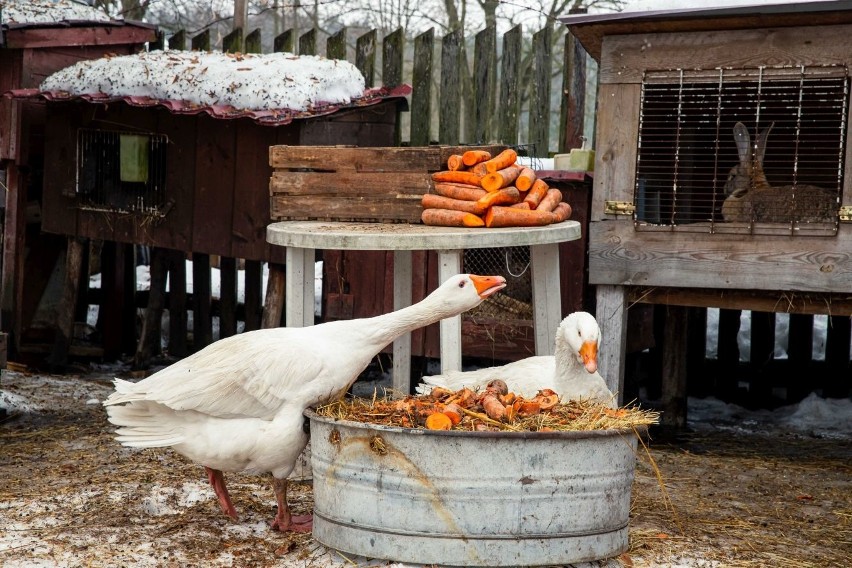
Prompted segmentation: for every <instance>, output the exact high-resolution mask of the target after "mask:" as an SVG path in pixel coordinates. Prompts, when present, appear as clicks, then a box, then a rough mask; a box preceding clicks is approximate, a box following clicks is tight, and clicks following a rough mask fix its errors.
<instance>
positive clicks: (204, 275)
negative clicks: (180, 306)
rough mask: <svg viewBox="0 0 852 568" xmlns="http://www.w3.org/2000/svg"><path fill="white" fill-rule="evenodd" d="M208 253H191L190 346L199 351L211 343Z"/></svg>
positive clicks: (211, 324)
mask: <svg viewBox="0 0 852 568" xmlns="http://www.w3.org/2000/svg"><path fill="white" fill-rule="evenodd" d="M210 292H211V290H210V255H209V254H204V253H197V252H196V253H193V254H192V348H193V350H194V351H199V350H200V349H203V348H205V347H207V346H208V345H210V344H211V343H213V322H212V318H211V314H210Z"/></svg>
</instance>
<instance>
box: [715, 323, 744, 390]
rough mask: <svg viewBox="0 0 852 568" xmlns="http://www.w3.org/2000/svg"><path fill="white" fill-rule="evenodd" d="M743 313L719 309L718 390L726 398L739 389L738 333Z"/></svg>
mask: <svg viewBox="0 0 852 568" xmlns="http://www.w3.org/2000/svg"><path fill="white" fill-rule="evenodd" d="M741 315H742V312H741V311H740V310H728V309H720V310H719V334H718V337H719V342H718V347H717V349H716V359H717V361H718V362H719V365H718V370H717V379H716V384H717V387H716V390H717V392H719V393H720V395H721V396H722V398H724V399H726V400H730V399H731V398H732V397H734V396H736V395H737V391H738V390H739V374H740V373H739V367H740V347H739V343H738V342H737V334H738V333H739V330H740V316H741Z"/></svg>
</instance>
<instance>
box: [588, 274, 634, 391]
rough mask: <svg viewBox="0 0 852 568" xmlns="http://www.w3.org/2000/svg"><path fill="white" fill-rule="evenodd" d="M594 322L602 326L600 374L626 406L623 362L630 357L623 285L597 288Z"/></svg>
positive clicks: (625, 292) (625, 291)
mask: <svg viewBox="0 0 852 568" xmlns="http://www.w3.org/2000/svg"><path fill="white" fill-rule="evenodd" d="M596 296H597V310H596V314H595V319H597V320H598V324H599V325H600V327H601V336H602V337H601V345H600V349H599V352H598V353H599V354H598V372H599V373H600V374H601V376H602V377H603V378H604V380H605V381H606V385H607V387H609V390H611V391H612V392H614V393H617V395H618V404H619V405H620V404H623V403H624V392H623V391H624V366H625V365H624V362H625V359H626V356H627V290H626V288H625V287H624V286H611V285H598V286H597V293H596Z"/></svg>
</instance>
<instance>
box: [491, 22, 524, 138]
mask: <svg viewBox="0 0 852 568" xmlns="http://www.w3.org/2000/svg"><path fill="white" fill-rule="evenodd" d="M522 44H523V38H522V37H521V26H519V25H518V26H515V27H514V28H512V29H511V30H509V31H508V32H506V33H505V34H503V58H502V61H501V64H500V69H501V73H500V77H501V79H500V106H499V109H498V111H497V112H498V116H499V125H500V126H499V128H498V135H499V138H498V139H499V140H505V141H507V142H509V141H515V140H517V139H518V128H519V124H518V117H519V115H520V112H521V93H522V89H521V49H522Z"/></svg>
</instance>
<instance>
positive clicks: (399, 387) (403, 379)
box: [393, 250, 413, 397]
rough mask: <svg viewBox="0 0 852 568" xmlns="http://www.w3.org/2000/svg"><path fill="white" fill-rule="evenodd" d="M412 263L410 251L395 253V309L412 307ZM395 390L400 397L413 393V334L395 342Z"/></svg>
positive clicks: (405, 335)
mask: <svg viewBox="0 0 852 568" xmlns="http://www.w3.org/2000/svg"><path fill="white" fill-rule="evenodd" d="M412 274H413V272H412V263H411V251H410V250H397V251H394V253H393V309H394V311H396V310H401V309H402V308H406V307H408V306H410V305H411V289H412V285H411V280H412ZM393 390H394V393H396V394H397V395H399V396H400V397H402V396H405V395H407V394H409V393H410V392H411V333H406V334H403V336H402V337H399V338H397V339H396V340H395V341H394V342H393Z"/></svg>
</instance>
